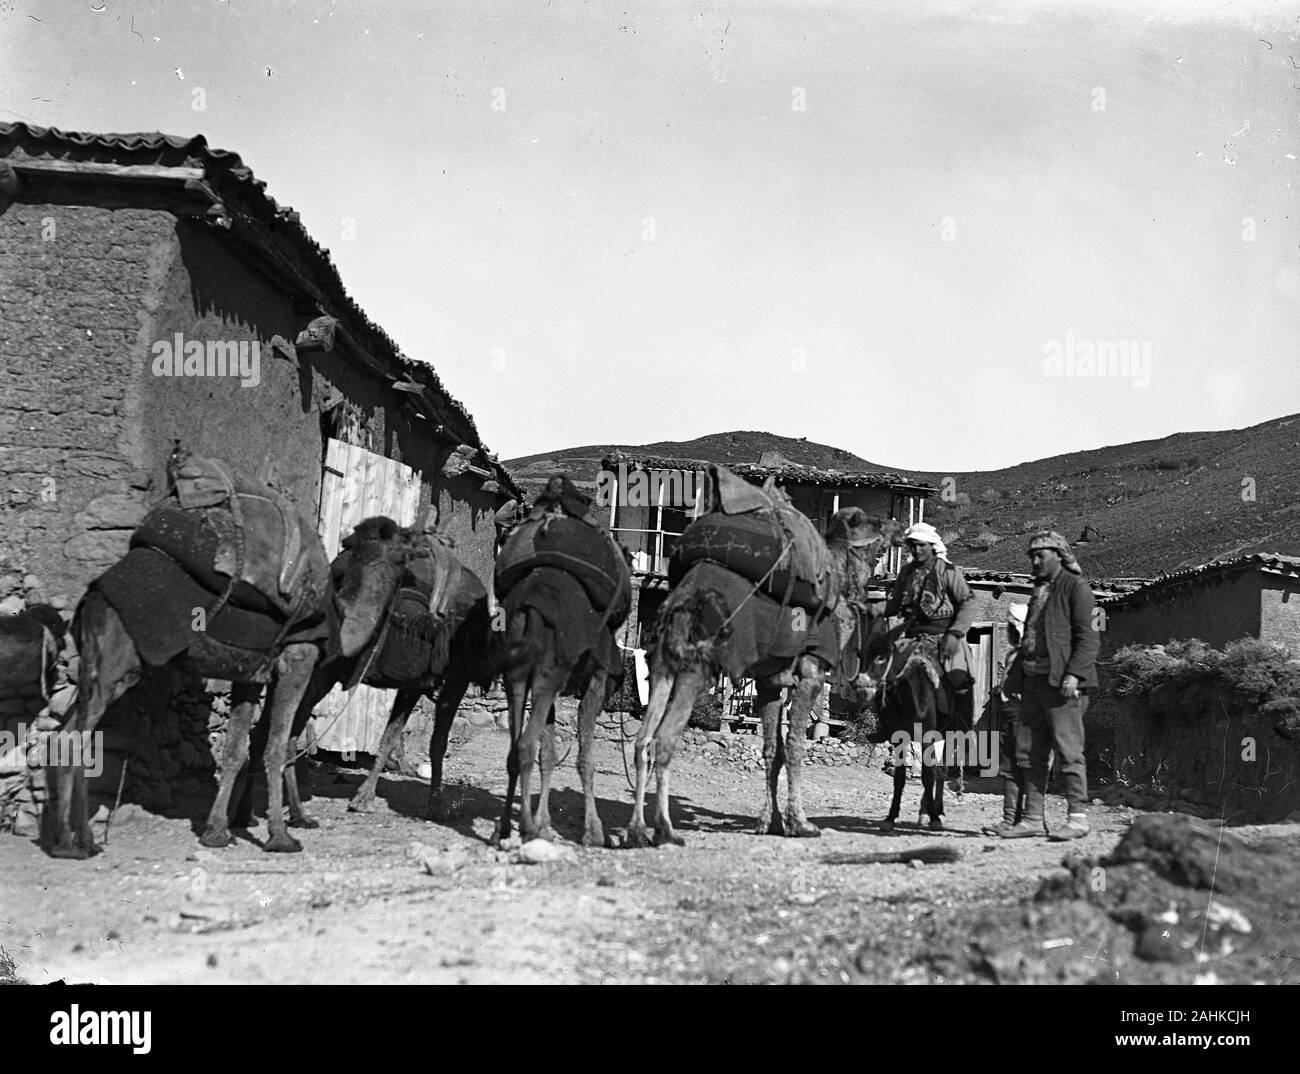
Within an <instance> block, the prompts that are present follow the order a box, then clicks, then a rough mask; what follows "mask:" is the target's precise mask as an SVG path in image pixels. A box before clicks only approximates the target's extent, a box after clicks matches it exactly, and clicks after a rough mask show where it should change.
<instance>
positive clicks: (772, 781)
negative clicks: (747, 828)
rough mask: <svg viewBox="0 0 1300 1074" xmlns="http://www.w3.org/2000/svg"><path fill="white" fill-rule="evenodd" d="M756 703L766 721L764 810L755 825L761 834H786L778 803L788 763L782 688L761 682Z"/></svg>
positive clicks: (755, 705) (756, 832)
mask: <svg viewBox="0 0 1300 1074" xmlns="http://www.w3.org/2000/svg"><path fill="white" fill-rule="evenodd" d="M754 707H755V708H757V709H758V710H759V714H760V717H761V719H762V721H763V774H764V780H763V812H762V813H760V814H759V815H758V824H756V825H755V826H754V832H755V834H757V835H784V834H785V828H784V827H782V825H781V813H780V809H779V807H778V806H777V802H778V800H779V799H778V797H777V780H778V779H779V778H780V776H781V767H782V765H784V764H785V743H784V742H783V741H782V739H781V691H780V689H779V688H777V687H775V686H772V685H771V684H770V683H760V684H758V686H757V689H756V691H755V696H754Z"/></svg>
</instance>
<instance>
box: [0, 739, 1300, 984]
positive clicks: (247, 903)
mask: <svg viewBox="0 0 1300 1074" xmlns="http://www.w3.org/2000/svg"><path fill="white" fill-rule="evenodd" d="M506 741H507V740H506V737H505V736H504V735H502V734H500V733H496V732H490V731H489V732H481V733H479V734H478V735H477V736H476V737H474V738H473V739H471V740H470V741H469V742H467V743H463V744H460V745H459V746H457V747H456V748H455V749H454V750H453V752H452V754H451V755H450V756H449V758H448V761H447V775H448V786H449V791H450V795H449V797H450V799H451V800H452V801H454V802H455V803H456V807H455V813H454V815H453V817H452V819H451V821H450V823H449V824H447V825H439V824H433V823H429V822H426V821H424V820H423V819H421V818H422V814H423V807H424V801H425V787H424V784H423V783H422V782H421V781H419V780H416V779H412V778H406V777H400V776H392V777H386V778H384V779H383V780H381V783H380V795H381V797H382V798H383V799H384V800H385V802H381V803H379V809H380V811H379V812H378V813H375V814H371V815H365V816H363V815H356V814H351V813H348V812H347V811H346V803H347V800H348V798H349V797H350V795H351V793H352V790H353V789H354V787H355V785H356V782H357V780H358V779H359V775H353V774H350V773H339V772H337V771H336V770H334V769H332V768H329V767H327V766H319V767H317V768H316V769H315V770H314V774H313V782H312V784H311V786H310V787H309V792H310V795H311V798H310V800H309V802H308V807H309V809H310V810H311V811H312V813H313V814H314V815H315V816H316V817H317V819H319V820H320V822H321V827H320V828H319V829H317V830H315V831H306V832H298V833H297V834H298V836H299V837H300V839H301V840H302V842H303V843H304V846H305V850H304V852H303V853H301V854H296V855H269V854H264V853H263V852H262V851H261V850H260V849H259V848H258V846H257V845H256V844H255V843H254V842H252V841H251V840H249V839H241V840H239V841H238V842H237V843H236V844H235V845H234V846H232V847H230V848H228V849H226V850H222V851H212V850H206V849H203V848H201V847H200V846H199V844H198V839H197V835H196V831H197V826H198V824H199V823H200V822H199V821H195V820H191V819H185V818H175V819H172V818H164V817H157V816H151V815H149V814H145V813H142V812H139V811H138V810H137V811H131V810H127V811H124V812H126V813H127V814H128V815H127V817H126V818H125V819H124V820H123V821H122V822H120V823H116V824H115V825H114V827H113V829H112V831H111V836H110V842H109V844H108V847H107V849H106V851H105V853H104V854H102V855H100V856H99V857H98V858H96V859H94V860H92V861H88V862H70V861H55V860H52V859H49V858H47V857H45V856H44V855H42V854H41V853H40V852H39V851H38V850H37V848H36V847H35V846H34V845H33V844H31V843H29V842H27V841H24V840H20V839H15V838H3V839H0V948H2V949H3V951H4V952H5V954H6V955H7V957H8V958H9V959H10V960H12V966H13V969H12V971H11V972H12V973H13V974H15V975H16V976H17V977H19V978H21V979H25V980H28V981H32V982H44V981H50V980H57V979H60V978H62V979H64V980H67V981H69V982H77V981H95V982H105V983H131V982H139V983H147V982H157V983H172V982H175V983H186V982H211V983H219V982H225V983H235V982H245V981H246V982H284V983H307V982H317V983H324V982H392V983H416V982H421V983H457V982H468V983H484V982H516V983H520V982H552V983H565V982H586V983H607V982H691V981H698V982H724V981H729V982H734V983H740V982H766V981H777V982H785V981H871V982H894V981H899V982H918V983H920V982H938V981H972V982H973V981H980V980H984V981H987V980H990V979H994V980H996V979H1002V980H1007V979H1018V978H1017V975H1019V979H1035V980H1036V979H1042V980H1061V981H1073V980H1088V979H1102V978H1103V977H1104V978H1106V979H1113V978H1116V979H1119V980H1121V981H1145V980H1185V981H1188V982H1190V981H1192V980H1193V979H1195V977H1196V976H1197V975H1198V974H1204V973H1206V972H1210V971H1214V970H1215V968H1216V967H1217V972H1218V974H1219V979H1225V980H1228V979H1232V980H1238V979H1239V980H1250V979H1256V980H1259V979H1269V978H1268V967H1269V966H1270V963H1269V962H1267V961H1266V959H1267V957H1268V952H1267V951H1264V950H1263V948H1262V947H1260V949H1259V950H1254V949H1253V947H1252V945H1253V944H1265V943H1266V942H1268V941H1266V939H1265V938H1266V937H1269V936H1270V934H1269V932H1268V931H1267V930H1266V929H1263V928H1259V927H1256V929H1255V930H1254V936H1253V937H1243V938H1242V939H1241V940H1240V941H1239V942H1238V943H1237V945H1236V948H1235V949H1232V948H1231V947H1230V949H1229V950H1228V951H1227V952H1226V953H1224V954H1223V957H1222V958H1219V959H1218V961H1217V962H1214V963H1213V965H1207V962H1206V959H1205V958H1201V959H1200V960H1199V961H1198V962H1195V963H1188V962H1187V961H1186V960H1183V959H1180V958H1172V959H1165V960H1163V961H1162V960H1160V959H1156V960H1155V961H1151V960H1144V959H1135V958H1134V957H1133V954H1132V952H1133V945H1134V942H1135V940H1134V939H1133V938H1132V937H1131V936H1129V934H1128V933H1127V932H1126V931H1125V930H1124V929H1123V928H1121V927H1120V926H1118V925H1115V924H1114V923H1113V922H1112V921H1111V919H1110V918H1107V917H1106V916H1105V915H1104V914H1100V913H1099V912H1096V917H1097V918H1098V920H1094V919H1093V918H1092V917H1091V916H1089V915H1090V914H1092V913H1094V911H1091V910H1089V909H1088V907H1087V906H1086V904H1084V903H1080V902H1078V901H1075V902H1068V903H1064V904H1062V906H1064V909H1063V910H1061V911H1060V913H1059V914H1058V917H1059V922H1060V928H1061V929H1064V930H1065V931H1066V933H1068V935H1062V936H1056V937H1055V938H1053V937H1052V936H1048V935H1047V934H1048V933H1049V932H1051V929H1052V928H1054V927H1055V926H1052V925H1051V921H1052V920H1055V919H1054V918H1052V915H1050V914H1048V915H1046V917H1044V915H1043V914H1041V913H1040V912H1039V910H1038V909H1036V905H1037V904H1035V903H1033V902H1032V897H1033V896H1034V894H1035V892H1036V891H1037V890H1038V889H1039V887H1040V885H1041V884H1042V883H1043V882H1044V881H1045V880H1054V881H1055V882H1056V883H1057V884H1058V886H1062V889H1063V890H1064V887H1066V886H1068V885H1069V884H1070V883H1071V882H1072V881H1071V877H1072V875H1073V876H1076V877H1077V876H1078V875H1084V876H1086V875H1087V871H1086V868H1085V871H1084V873H1083V874H1080V873H1079V869H1080V866H1079V864H1078V863H1079V862H1080V861H1081V860H1084V859H1088V858H1089V857H1091V858H1097V857H1100V856H1102V855H1105V854H1108V853H1110V852H1111V851H1112V850H1113V849H1114V847H1115V845H1116V843H1117V842H1118V841H1119V839H1120V837H1121V835H1122V834H1123V833H1124V832H1125V831H1126V829H1127V828H1128V827H1129V824H1130V822H1131V820H1132V818H1133V816H1134V813H1133V811H1132V810H1129V809H1109V808H1104V807H1101V806H1095V807H1094V808H1093V824H1094V831H1093V834H1091V835H1090V836H1089V837H1088V838H1087V839H1086V840H1083V841H1081V842H1079V843H1075V844H1072V845H1069V846H1067V845H1066V844H1057V843H1048V842H1046V841H1016V842H1007V841H1000V840H997V839H990V838H986V837H984V836H981V835H980V834H979V829H980V826H981V825H982V824H985V823H989V822H992V821H994V820H996V819H997V818H998V816H999V815H1000V810H1001V799H1000V795H997V794H995V793H993V792H994V791H995V790H996V788H995V787H994V785H993V781H982V782H981V783H980V784H978V785H977V786H978V791H977V792H974V793H972V792H969V791H968V793H967V794H966V795H965V796H964V798H963V799H961V800H960V801H958V800H956V799H955V797H950V799H949V803H948V818H947V819H948V821H949V824H950V827H949V828H948V830H946V831H943V832H938V833H934V834H931V833H929V832H928V831H924V830H920V829H918V828H916V827H915V826H914V820H913V822H912V823H910V824H904V825H902V826H901V827H900V828H899V829H898V830H896V831H895V832H894V833H893V834H890V835H886V834H883V833H881V832H879V830H878V826H877V821H878V820H879V818H880V817H882V816H883V815H884V813H885V811H886V808H887V805H888V798H889V792H890V781H889V780H888V778H887V777H886V776H885V775H884V774H883V773H882V772H881V771H880V770H879V768H878V767H876V766H874V765H873V766H867V765H864V764H855V765H847V766H842V767H821V766H814V767H811V768H809V770H808V778H807V780H806V784H807V796H806V804H807V806H808V812H809V816H810V817H812V818H813V820H814V821H815V822H816V823H817V824H819V825H821V827H822V828H823V831H824V835H823V837H822V838H820V839H810V840H785V839H778V838H773V837H759V836H755V835H752V834H750V833H749V827H750V825H751V824H752V822H753V818H754V817H755V815H756V813H757V811H758V808H759V806H760V804H761V794H762V787H761V782H760V774H759V773H758V772H756V771H744V770H742V767H743V766H736V765H729V764H727V763H725V761H724V759H723V758H722V757H721V756H720V754H721V753H723V752H725V751H721V750H717V751H713V752H705V751H701V750H691V751H688V752H686V753H684V754H681V755H679V758H678V760H677V762H676V763H675V765H674V791H675V798H676V803H675V808H676V813H675V816H676V818H677V819H678V822H679V830H681V831H682V833H683V834H684V835H685V836H686V839H687V846H686V847H685V848H661V849H654V850H604V849H602V850H586V849H583V848H581V847H578V846H571V847H570V848H569V852H570V857H569V860H562V861H556V862H552V863H547V864H539V865H526V864H520V863H517V861H516V860H515V858H516V857H517V855H516V854H514V853H511V852H508V851H494V850H492V849H491V848H490V847H489V846H488V844H487V836H488V835H489V834H490V832H491V825H492V821H493V820H494V819H495V817H496V816H497V815H498V813H499V810H500V805H501V799H502V796H503V795H504V791H505V771H504V755H505V749H506ZM619 751H620V747H619V745H618V743H617V742H616V741H614V740H612V739H611V738H609V737H606V738H603V739H602V740H601V741H600V742H599V743H598V754H597V762H598V785H597V793H598V795H599V799H600V806H601V813H602V816H603V817H604V818H605V823H606V825H607V827H610V828H615V829H618V828H621V827H622V826H624V825H626V823H627V819H628V812H629V800H630V795H629V793H628V790H627V787H626V784H625V781H624V769H623V762H622V759H621V757H620V755H619ZM575 758H576V753H575V754H574V755H571V756H570V757H569V758H568V759H567V761H566V763H565V764H564V766H563V770H562V771H561V773H560V774H559V775H558V777H557V780H556V788H557V790H556V791H555V792H554V795H553V798H552V802H553V806H552V815H553V819H554V821H555V824H556V828H557V830H558V831H559V833H560V834H561V836H563V837H564V838H566V839H574V840H576V839H578V838H580V835H581V819H582V799H581V793H580V784H579V781H578V777H577V773H576V771H575V770H574V760H575ZM907 794H908V798H907V800H906V802H905V807H904V814H903V816H904V818H905V819H906V818H909V817H911V818H915V808H916V803H917V802H918V801H919V797H920V787H919V784H918V783H915V782H913V783H911V784H909V787H908V791H907ZM385 803H386V804H385ZM1053 809H1054V813H1053V815H1052V817H1051V820H1052V821H1053V823H1056V822H1059V821H1060V820H1062V819H1063V816H1059V815H1057V814H1061V813H1063V806H1062V804H1061V803H1060V800H1059V799H1057V800H1055V801H1054V802H1053ZM131 813H134V815H130V814H131ZM1294 828H1295V826H1294V825H1292V826H1290V827H1289V828H1288V829H1282V828H1275V830H1272V831H1263V830H1260V831H1259V832H1257V833H1255V838H1256V839H1257V840H1265V841H1267V840H1269V839H1275V838H1278V837H1282V838H1290V839H1291V840H1292V849H1294V840H1295V838H1296V832H1295V831H1294V830H1292V829H1294ZM264 832H265V825H264V822H263V824H262V826H261V827H259V828H257V829H255V830H254V832H253V835H254V837H260V836H261V835H262V834H263V833H264ZM1243 834H1244V835H1246V836H1248V837H1249V836H1250V835H1251V833H1250V832H1244V833H1243ZM936 846H943V847H950V848H952V849H953V850H954V851H956V853H957V855H958V857H957V859H956V860H955V861H951V862H948V863H944V864H925V865H922V864H921V863H919V862H917V863H909V864H879V863H875V864H842V863H836V862H834V861H827V860H826V859H828V858H836V857H842V856H845V855H852V854H865V853H873V852H879V851H881V850H890V851H893V850H907V849H914V848H919V847H936ZM1067 850H1069V851H1070V853H1071V854H1072V855H1073V857H1072V858H1071V860H1072V862H1074V863H1075V871H1074V873H1073V874H1072V873H1071V872H1068V871H1067V870H1066V869H1065V868H1063V867H1062V864H1061V863H1062V860H1063V858H1064V857H1065V855H1066V853H1067ZM1085 864H1086V863H1085ZM1292 890H1294V888H1293V889H1292ZM1203 896H1204V893H1197V892H1194V891H1193V892H1189V893H1188V899H1187V903H1188V906H1189V907H1190V906H1191V905H1192V903H1195V902H1197V900H1198V899H1199V902H1200V903H1201V904H1204V903H1206V902H1207V898H1206V897H1203ZM1290 897H1291V898H1292V899H1294V895H1292V896H1290ZM1079 907H1083V908H1084V909H1083V911H1080V910H1079ZM1085 911H1086V912H1085ZM1189 912H1191V911H1189ZM1201 912H1204V906H1203V905H1202V906H1201ZM1081 913H1082V918H1081V916H1080V914H1081ZM1036 914H1037V915H1038V916H1037V917H1035V916H1034V915H1036ZM1026 915H1028V916H1026ZM1084 918H1086V920H1084ZM1071 930H1072V931H1071ZM995 933H999V935H996V936H995V935H994V934H995ZM1045 936H1046V937H1047V938H1044V937H1045ZM1094 936H1095V937H1096V938H1098V941H1099V942H1098V943H1097V944H1096V945H1095V946H1096V947H1097V950H1095V951H1094V950H1091V949H1089V950H1083V947H1084V946H1089V947H1090V948H1091V946H1092V945H1091V940H1092V938H1093V937H1094ZM981 937H983V938H982V939H981ZM1022 939H1023V940H1024V944H1023V945H1022V944H1021V940H1022ZM1085 941H1086V942H1085ZM1202 942H1203V946H1204V940H1203V941H1202ZM1017 945H1021V946H1026V945H1027V946H1032V947H1033V948H1034V951H1033V952H1027V951H1026V952H1020V951H1018V949H1017V950H1016V951H1013V950H1011V949H1012V948H1015V947H1016V946H1017ZM1211 950H1212V951H1213V950H1217V949H1214V948H1212V949H1211ZM1043 952H1046V954H1043ZM1243 953H1246V954H1249V955H1250V958H1248V959H1246V960H1245V961H1242V955H1243ZM1090 957H1091V961H1089V958H1090ZM1035 959H1038V961H1035ZM2 966H3V963H2V962H0V967H2ZM1261 967H1263V968H1261Z"/></svg>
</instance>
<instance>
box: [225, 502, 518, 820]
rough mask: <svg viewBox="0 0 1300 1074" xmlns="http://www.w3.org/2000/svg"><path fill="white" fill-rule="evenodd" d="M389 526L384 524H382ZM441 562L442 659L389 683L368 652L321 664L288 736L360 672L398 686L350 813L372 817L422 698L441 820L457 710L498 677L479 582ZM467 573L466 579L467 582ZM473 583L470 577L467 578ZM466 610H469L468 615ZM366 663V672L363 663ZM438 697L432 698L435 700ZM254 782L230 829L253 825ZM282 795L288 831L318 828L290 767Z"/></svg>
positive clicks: (364, 533)
mask: <svg viewBox="0 0 1300 1074" xmlns="http://www.w3.org/2000/svg"><path fill="white" fill-rule="evenodd" d="M384 521H386V520H384ZM379 522H380V520H377V519H371V520H368V521H367V522H364V523H362V524H361V526H358V527H357V530H356V531H355V535H354V536H353V537H349V538H348V539H347V540H346V541H345V542H344V550H343V551H342V552H340V554H339V555H338V556H337V557H336V558H335V560H334V563H333V564H332V566H331V574H332V575H333V576H334V577H335V578H336V579H341V578H343V577H345V576H346V574H347V571H348V570H349V562H350V559H351V549H352V547H353V543H354V542H355V541H357V540H359V539H369V531H370V530H372V529H373V528H374V527H375V526H376V524H378V523H379ZM401 539H402V540H403V541H405V542H406V543H407V544H408V545H409V546H410V548H411V554H412V555H413V556H417V557H418V556H420V555H422V554H428V553H426V552H425V551H424V549H425V548H426V547H427V544H428V541H429V538H427V537H425V536H424V535H423V534H420V533H417V532H415V531H411V530H403V531H401ZM442 555H443V557H444V559H446V560H450V564H451V568H452V570H453V572H455V576H454V577H452V579H451V580H450V599H449V601H448V604H449V605H450V606H451V607H452V608H453V609H458V611H453V612H452V614H451V615H450V616H449V618H448V626H447V627H446V629H449V630H451V631H452V634H451V637H450V639H449V641H448V643H447V645H446V649H445V659H438V658H437V657H435V659H434V662H433V664H432V665H431V666H429V667H427V668H426V669H425V672H424V674H422V675H418V676H413V677H410V678H403V679H401V680H400V681H394V680H392V679H391V678H387V677H385V675H384V673H383V672H382V670H381V668H380V666H379V663H378V662H376V661H375V660H374V659H373V658H372V657H371V655H370V652H369V647H367V649H366V650H363V651H362V652H360V653H357V654H354V655H352V656H340V657H338V658H336V659H334V660H329V661H325V662H324V663H322V664H320V665H319V666H318V667H317V669H316V671H315V673H314V674H313V675H312V678H311V684H310V685H309V686H308V688H307V690H306V692H305V693H304V694H303V698H302V701H301V702H300V703H299V706H298V712H297V714H296V716H295V719H294V723H293V727H292V729H291V731H290V737H291V739H296V738H297V737H298V736H299V735H300V734H301V733H302V731H303V729H304V728H305V727H306V725H307V720H308V719H309V718H310V717H311V714H312V710H313V709H315V707H316V706H317V705H319V704H320V703H321V701H323V700H324V698H325V696H326V695H327V694H328V693H329V692H330V691H331V690H332V689H333V688H334V686H335V685H342V686H345V687H346V686H347V685H348V684H349V683H352V682H353V681H354V680H356V679H357V676H358V674H361V678H360V681H361V682H363V683H365V684H367V685H370V686H377V687H379V688H381V689H395V690H396V696H395V697H394V699H393V707H392V710H391V711H390V713H389V717H388V722H387V724H386V725H385V727H384V733H383V737H382V738H381V740H380V744H379V749H378V752H377V753H376V755H375V760H374V764H373V765H372V766H371V769H370V772H369V774H368V775H367V776H366V779H365V780H364V781H363V782H362V784H361V786H360V787H358V788H357V792H356V794H354V795H353V796H352V801H351V802H349V803H348V810H349V811H350V812H353V813H369V812H371V811H372V810H373V809H374V801H375V791H376V789H377V787H378V784H379V776H380V774H381V773H382V772H383V770H384V767H385V765H386V764H387V762H388V758H389V757H390V756H391V755H392V752H393V750H394V748H395V747H396V746H397V743H398V740H399V739H400V737H401V734H402V731H403V730H404V729H405V727H406V723H407V720H408V719H409V718H410V715H411V713H412V712H413V711H414V709H415V706H416V704H417V703H418V702H419V700H420V698H421V697H428V698H429V699H430V700H432V701H434V727H433V732H432V735H431V737H430V742H429V763H430V768H431V773H430V776H429V804H428V809H427V811H426V817H427V819H429V820H442V819H444V814H445V811H444V807H443V800H442V766H443V761H444V759H445V757H446V753H447V740H448V737H449V736H450V733H451V725H452V721H453V720H454V719H455V717H456V711H457V709H459V708H460V703H461V701H462V700H464V697H465V693H466V691H467V690H468V689H469V686H470V684H471V683H477V684H478V685H479V686H482V687H487V686H489V685H490V684H491V682H492V680H493V678H494V677H495V668H494V667H493V666H492V664H491V659H490V658H491V649H492V647H491V639H492V628H491V622H490V618H489V613H488V602H487V594H486V592H485V591H484V590H483V587H482V585H481V584H479V583H478V581H477V579H473V576H472V575H469V572H468V570H467V569H466V568H464V567H462V566H461V565H460V563H459V561H458V560H456V559H455V558H454V557H453V556H450V555H449V554H446V553H442ZM466 575H469V577H468V578H467V577H466ZM471 579H472V580H471ZM465 608H468V611H467V612H466V611H465ZM363 662H364V663H365V664H366V666H365V667H364V668H363V667H361V666H360V665H361V664H362V663H363ZM435 698H436V700H435ZM265 723H266V721H262V722H260V723H259V724H258V725H257V727H256V728H254V739H253V756H254V757H257V756H260V755H261V752H262V749H263V748H264V741H265V738H266V736H265V733H261V734H259V733H258V731H259V729H260V728H262V727H263V726H264V724H265ZM251 789H252V780H251V779H250V780H248V781H247V782H246V783H245V785H244V788H243V793H242V794H241V795H240V796H239V799H238V801H239V805H238V806H237V808H236V810H235V819H234V820H233V824H234V825H235V827H250V826H251V825H252V823H253V816H252V799H251V793H250V792H251ZM285 798H286V801H287V804H288V807H289V826H290V827H306V828H314V827H316V826H317V825H316V822H315V821H314V820H313V819H312V818H311V817H310V816H309V815H308V814H307V813H306V811H305V810H304V809H303V807H302V801H301V797H300V795H299V792H298V783H297V778H296V775H295V772H294V769H293V766H292V765H290V766H289V767H287V768H285Z"/></svg>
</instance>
